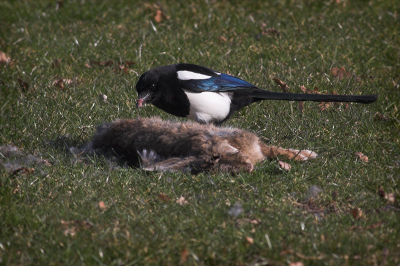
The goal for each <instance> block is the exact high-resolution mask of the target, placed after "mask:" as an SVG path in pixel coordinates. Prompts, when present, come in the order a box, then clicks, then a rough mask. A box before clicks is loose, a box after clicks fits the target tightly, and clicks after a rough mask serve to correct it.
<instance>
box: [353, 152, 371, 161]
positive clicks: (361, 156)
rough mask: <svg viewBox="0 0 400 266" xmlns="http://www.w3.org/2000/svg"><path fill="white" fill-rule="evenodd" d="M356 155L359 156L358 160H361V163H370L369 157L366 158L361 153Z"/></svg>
mask: <svg viewBox="0 0 400 266" xmlns="http://www.w3.org/2000/svg"><path fill="white" fill-rule="evenodd" d="M354 154H355V155H357V156H358V158H360V160H361V161H363V162H365V163H368V157H367V156H365V155H364V154H363V153H361V152H356V153H354Z"/></svg>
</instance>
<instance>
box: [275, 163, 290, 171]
mask: <svg viewBox="0 0 400 266" xmlns="http://www.w3.org/2000/svg"><path fill="white" fill-rule="evenodd" d="M278 163H279V166H280V167H281V169H282V170H286V171H290V169H291V168H292V166H291V165H290V164H288V163H285V162H282V161H278Z"/></svg>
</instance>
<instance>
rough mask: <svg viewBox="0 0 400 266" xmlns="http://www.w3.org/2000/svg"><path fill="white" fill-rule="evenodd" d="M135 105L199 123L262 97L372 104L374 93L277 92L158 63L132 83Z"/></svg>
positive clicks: (225, 115) (212, 120)
mask: <svg viewBox="0 0 400 266" xmlns="http://www.w3.org/2000/svg"><path fill="white" fill-rule="evenodd" d="M136 90H137V93H138V99H137V102H136V106H137V107H138V108H140V107H142V106H143V105H144V104H146V103H147V104H153V105H154V106H156V107H158V108H160V109H161V110H164V111H165V112H167V113H170V114H172V115H175V116H179V117H187V118H189V119H192V120H195V121H197V122H200V123H214V124H217V125H218V124H221V123H223V122H224V121H226V120H227V119H229V118H230V117H231V116H232V115H233V113H234V112H236V111H237V110H239V109H241V108H243V107H245V106H247V105H250V104H252V103H254V102H258V101H262V100H285V101H317V102H357V103H364V104H366V103H373V102H375V101H376V100H377V97H378V96H377V95H360V96H358V95H326V94H296V93H279V92H271V91H267V90H263V89H260V88H258V87H256V86H254V85H252V84H250V83H248V82H246V81H244V80H242V79H239V78H236V77H234V76H231V75H228V74H223V73H220V72H218V71H214V70H212V69H209V68H206V67H203V66H198V65H194V64H176V65H168V66H161V67H157V68H153V69H150V70H149V71H147V72H145V73H144V74H143V75H142V76H141V77H140V78H139V81H138V82H137V84H136Z"/></svg>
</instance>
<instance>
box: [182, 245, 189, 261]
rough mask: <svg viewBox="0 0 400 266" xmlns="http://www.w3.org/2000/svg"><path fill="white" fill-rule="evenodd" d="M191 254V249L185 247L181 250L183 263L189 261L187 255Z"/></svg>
mask: <svg viewBox="0 0 400 266" xmlns="http://www.w3.org/2000/svg"><path fill="white" fill-rule="evenodd" d="M188 255H189V251H188V250H187V248H186V247H185V248H184V249H183V250H182V252H181V263H185V262H186V261H187V256H188Z"/></svg>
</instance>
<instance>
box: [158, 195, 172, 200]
mask: <svg viewBox="0 0 400 266" xmlns="http://www.w3.org/2000/svg"><path fill="white" fill-rule="evenodd" d="M158 198H159V199H160V200H162V201H164V202H169V201H170V198H169V197H168V196H167V195H166V194H164V193H160V194H158Z"/></svg>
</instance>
